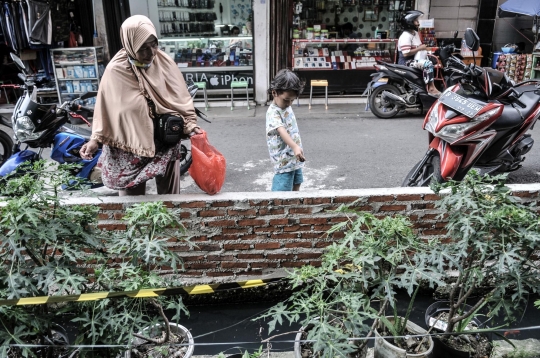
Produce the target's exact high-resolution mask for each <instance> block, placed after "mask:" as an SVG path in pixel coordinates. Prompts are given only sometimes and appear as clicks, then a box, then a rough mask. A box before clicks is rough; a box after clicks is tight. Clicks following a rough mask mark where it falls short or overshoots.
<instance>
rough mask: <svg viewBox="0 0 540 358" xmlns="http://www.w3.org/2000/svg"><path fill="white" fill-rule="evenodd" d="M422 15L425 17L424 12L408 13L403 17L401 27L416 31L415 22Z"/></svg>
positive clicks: (413, 11)
mask: <svg viewBox="0 0 540 358" xmlns="http://www.w3.org/2000/svg"><path fill="white" fill-rule="evenodd" d="M422 15H424V13H423V12H422V11H418V10H411V11H407V12H406V13H405V15H403V17H402V18H401V26H403V30H416V26H414V20H416V19H418V18H419V17H420V16H422Z"/></svg>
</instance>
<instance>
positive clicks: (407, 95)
mask: <svg viewBox="0 0 540 358" xmlns="http://www.w3.org/2000/svg"><path fill="white" fill-rule="evenodd" d="M456 36H457V31H456V33H455V34H454V38H455V37H456ZM455 52H456V49H455V47H454V45H453V44H450V45H446V46H444V45H443V46H441V48H439V49H437V51H436V52H435V55H436V56H432V55H430V58H432V59H433V62H437V63H439V61H438V60H437V59H440V63H441V65H442V68H441V69H439V70H441V71H442V73H443V77H444V81H443V86H444V87H446V86H448V85H450V84H453V83H454V82H455V81H456V80H457V79H458V78H459V76H460V74H459V71H460V70H462V69H461V68H460V67H461V65H460V63H461V61H457V62H456V61H455V59H459V56H455V55H454V53H455ZM454 66H459V67H458V68H457V69H454ZM375 69H376V70H377V72H376V73H374V74H372V77H373V79H372V80H371V82H370V83H369V84H368V88H367V93H368V104H369V108H370V109H371V112H372V113H373V114H374V115H375V116H377V117H379V118H383V119H388V118H393V117H395V116H396V115H397V114H398V113H400V112H402V111H414V112H418V111H420V112H421V113H423V111H424V109H429V108H430V107H431V106H432V105H433V103H434V102H435V101H436V100H437V98H436V97H434V96H431V95H430V94H429V93H428V92H427V90H426V83H425V82H424V75H423V71H422V69H419V68H414V67H409V66H404V65H396V64H392V63H388V62H384V61H377V65H375Z"/></svg>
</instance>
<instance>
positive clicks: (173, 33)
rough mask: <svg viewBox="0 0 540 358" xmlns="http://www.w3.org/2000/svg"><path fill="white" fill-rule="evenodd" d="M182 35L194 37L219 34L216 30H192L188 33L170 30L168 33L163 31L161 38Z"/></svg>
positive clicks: (183, 36)
mask: <svg viewBox="0 0 540 358" xmlns="http://www.w3.org/2000/svg"><path fill="white" fill-rule="evenodd" d="M179 35H180V36H182V38H193V37H201V36H217V34H216V33H215V32H212V33H210V32H191V33H189V34H186V33H184V32H168V33H163V32H162V33H161V37H162V38H161V40H164V39H166V38H168V37H174V38H175V40H176V39H177V38H178V36H179Z"/></svg>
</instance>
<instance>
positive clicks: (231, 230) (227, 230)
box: [221, 227, 249, 234]
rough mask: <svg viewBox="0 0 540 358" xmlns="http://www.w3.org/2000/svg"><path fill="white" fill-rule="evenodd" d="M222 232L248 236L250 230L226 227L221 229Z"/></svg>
mask: <svg viewBox="0 0 540 358" xmlns="http://www.w3.org/2000/svg"><path fill="white" fill-rule="evenodd" d="M221 232H222V233H223V234H247V233H248V232H249V228H247V227H244V228H226V227H224V228H223V229H221Z"/></svg>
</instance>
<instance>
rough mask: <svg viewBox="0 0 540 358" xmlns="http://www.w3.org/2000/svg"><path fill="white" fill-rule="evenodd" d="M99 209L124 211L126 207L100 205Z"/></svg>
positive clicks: (120, 205) (121, 205)
mask: <svg viewBox="0 0 540 358" xmlns="http://www.w3.org/2000/svg"><path fill="white" fill-rule="evenodd" d="M99 208H100V209H101V210H123V209H124V205H123V204H105V203H103V204H99Z"/></svg>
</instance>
